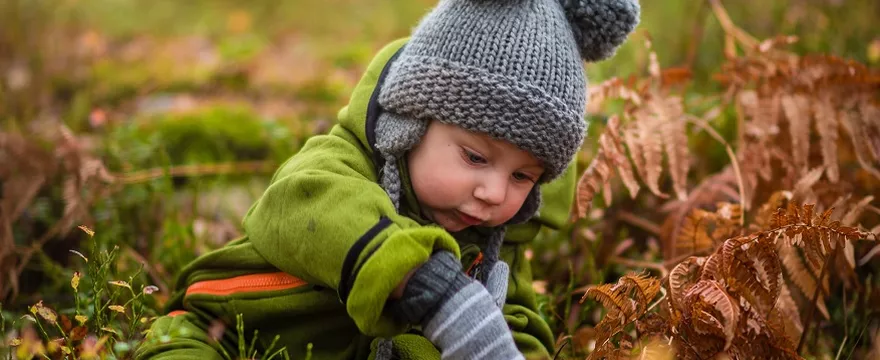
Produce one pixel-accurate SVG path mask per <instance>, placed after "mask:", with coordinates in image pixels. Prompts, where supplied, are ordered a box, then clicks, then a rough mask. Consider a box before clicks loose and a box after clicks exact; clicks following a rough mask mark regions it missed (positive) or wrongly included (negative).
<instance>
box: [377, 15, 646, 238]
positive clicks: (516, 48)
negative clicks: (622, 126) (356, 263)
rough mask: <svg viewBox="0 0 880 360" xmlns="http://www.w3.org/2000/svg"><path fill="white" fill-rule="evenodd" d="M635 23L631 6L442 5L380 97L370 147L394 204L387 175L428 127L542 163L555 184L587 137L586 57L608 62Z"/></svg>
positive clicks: (393, 184)
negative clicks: (490, 142)
mask: <svg viewBox="0 0 880 360" xmlns="http://www.w3.org/2000/svg"><path fill="white" fill-rule="evenodd" d="M638 20H639V5H638V2H637V0H441V1H440V3H439V4H438V5H437V7H436V8H435V9H434V10H433V11H432V12H431V13H430V14H428V15H427V16H426V17H425V18H423V19H422V21H421V23H420V24H419V25H418V27H416V29H415V30H414V31H413V33H412V36H411V38H410V40H409V42H408V43H407V44H406V47H405V48H404V49H403V50H402V52H401V53H400V55H399V57H398V59H397V60H396V61H395V62H394V63H393V64H392V65H391V68H390V69H389V72H388V75H387V77H386V78H385V81H384V83H383V84H382V88H381V92H380V94H379V98H378V101H379V104H380V105H381V106H382V108H383V109H384V112H383V113H382V114H381V115H380V116H379V119H378V121H377V126H376V148H377V149H378V150H379V151H380V153H381V155H382V156H383V157H384V158H385V160H386V162H385V171H384V176H383V185H384V187H385V189H386V191H388V192H389V195H391V198H392V200H394V201H395V204H398V202H399V198H400V195H399V189H400V185H399V180H396V179H384V177H388V176H391V177H397V176H396V175H397V174H395V173H396V172H397V169H396V161H393V160H396V159H398V158H399V157H400V156H402V155H403V154H404V153H405V152H406V151H408V150H409V149H411V148H412V147H413V146H415V145H416V144H417V143H418V142H419V141H420V139H421V137H422V135H424V133H425V130H426V129H427V121H428V120H438V121H441V122H444V123H449V124H455V125H458V126H461V127H462V128H465V129H467V130H470V131H474V132H480V133H484V134H487V135H489V136H491V137H494V138H497V139H503V140H507V141H509V142H510V143H512V144H514V145H517V146H518V147H520V148H522V149H524V150H526V151H529V152H530V153H531V154H533V155H534V156H535V157H536V158H538V159H539V160H541V161H542V163H543V164H544V167H545V172H544V175H543V176H542V177H541V179H540V182H541V183H545V182H548V181H550V180H552V179H554V178H556V177H558V176H559V175H560V174H562V172H563V171H564V170H565V168H566V167H567V166H568V164H569V163H570V162H571V161H572V159H573V158H574V155H575V153H576V152H577V151H578V149H579V148H580V146H581V143H582V142H583V138H584V132H585V130H586V124H585V123H584V120H583V116H584V108H585V106H586V101H587V95H586V94H587V88H586V76H585V74H584V68H583V61H582V59H584V60H588V61H595V60H601V59H604V58H607V57H609V56H611V55H612V54H613V53H614V51H615V50H616V48H617V46H619V45H620V44H621V43H622V42H623V41H624V40H625V39H626V37H627V35H628V34H629V33H630V32H631V31H632V30H633V29H634V28H635V26H636V24H638ZM389 160H392V161H389ZM535 188H536V189H538V187H535ZM532 198H533V200H536V201H540V196H537V195H534V196H532ZM526 207H530V208H534V210H537V206H535V205H534V204H531V206H526ZM533 214H534V211H532V213H531V214H528V216H517V217H515V219H514V220H515V221H513V222H522V221H525V220H527V219H528V218H529V217H530V216H531V215H533Z"/></svg>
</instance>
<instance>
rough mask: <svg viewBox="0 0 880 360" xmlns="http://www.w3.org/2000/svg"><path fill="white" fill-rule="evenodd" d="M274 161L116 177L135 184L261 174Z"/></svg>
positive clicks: (272, 167) (156, 170)
mask: <svg viewBox="0 0 880 360" xmlns="http://www.w3.org/2000/svg"><path fill="white" fill-rule="evenodd" d="M276 166H277V164H276V163H275V162H274V161H243V162H231V163H220V164H197V165H180V166H172V167H168V168H164V167H163V168H153V169H147V170H140V171H134V172H130V173H125V174H119V175H116V176H115V178H116V180H117V181H118V182H120V183H123V184H137V183H142V182H146V181H150V180H154V179H159V178H162V177H165V176H204V175H223V174H230V173H236V174H240V173H262V172H271V171H274V170H275V167H276Z"/></svg>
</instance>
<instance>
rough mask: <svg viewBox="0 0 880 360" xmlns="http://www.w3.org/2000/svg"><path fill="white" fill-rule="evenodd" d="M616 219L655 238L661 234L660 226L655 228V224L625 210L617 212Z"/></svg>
mask: <svg viewBox="0 0 880 360" xmlns="http://www.w3.org/2000/svg"><path fill="white" fill-rule="evenodd" d="M617 218H618V219H620V220H623V221H624V222H626V223H629V224H630V225H634V226H636V227H638V228H640V229H642V230H645V231H647V232H649V233H651V234H654V235H657V236H660V233H661V232H662V231H661V230H660V226H657V224H654V223H652V222H650V221H648V220H645V219H643V218H641V217H639V216H637V215H635V214H633V213H631V212H629V211H626V210H619V211H618V212H617Z"/></svg>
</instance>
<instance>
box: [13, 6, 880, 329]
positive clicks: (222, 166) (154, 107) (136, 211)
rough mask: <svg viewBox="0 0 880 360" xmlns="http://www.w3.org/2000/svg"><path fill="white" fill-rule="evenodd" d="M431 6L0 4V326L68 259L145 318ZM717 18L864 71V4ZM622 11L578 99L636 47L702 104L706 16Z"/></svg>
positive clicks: (643, 60)
mask: <svg viewBox="0 0 880 360" xmlns="http://www.w3.org/2000/svg"><path fill="white" fill-rule="evenodd" d="M435 3H436V2H435V1H427V0H399V1H389V0H370V1H354V0H292V1H266V0H250V1H228V0H210V1H209V0H189V1H176V0H150V1H146V0H0V132H3V133H4V134H6V135H4V137H3V138H0V142H3V144H2V145H3V146H2V147H0V148H3V149H4V152H0V181H2V182H0V185H2V191H3V206H5V207H4V208H2V209H3V211H4V214H5V216H6V218H5V219H4V223H3V224H0V226H3V228H2V229H0V230H3V233H2V235H0V271H2V277H0V291H2V293H0V302H4V303H5V304H6V305H4V307H3V309H4V310H5V311H10V309H11V310H12V311H20V310H22V309H24V306H25V305H30V304H33V303H35V302H36V301H37V300H44V301H46V302H47V303H50V302H53V303H60V304H64V303H70V302H71V301H70V300H69V297H70V295H69V288H70V279H71V276H72V273H73V269H74V268H76V267H77V266H80V265H78V264H80V260H79V258H78V257H77V256H76V255H75V254H72V253H71V252H69V251H68V250H71V249H73V250H77V249H78V250H81V251H82V252H83V253H85V252H86V250H89V251H92V252H91V254H95V253H97V252H98V251H100V250H101V249H104V250H107V249H110V250H112V251H115V254H116V255H114V256H116V259H117V261H118V263H117V264H116V265H115V266H114V267H113V268H112V270H111V274H116V275H117V276H128V278H129V279H130V281H135V280H137V279H140V280H142V281H143V282H145V283H150V284H155V285H157V286H158V288H159V289H160V291H159V292H157V294H156V296H155V297H154V299H155V300H154V301H155V302H153V303H151V304H152V305H153V306H154V307H156V306H158V305H161V304H162V303H163V302H164V301H165V299H166V298H167V296H168V290H169V289H170V288H171V287H172V284H173V282H172V281H173V278H174V274H176V273H177V272H178V271H179V270H180V268H181V267H182V266H183V265H185V264H186V263H187V262H188V261H189V260H191V259H193V258H195V257H196V256H198V255H199V254H202V253H204V252H206V251H209V250H210V249H213V248H216V247H219V246H221V245H222V244H224V243H225V242H227V241H229V240H230V239H234V238H235V237H237V236H238V235H239V234H240V224H239V222H240V220H241V217H242V215H243V214H244V212H245V211H246V210H247V209H248V207H249V206H250V205H251V203H252V202H253V201H254V200H255V198H256V197H257V196H259V195H260V194H261V193H262V191H263V190H264V188H265V185H266V183H267V181H268V179H269V176H271V174H272V172H273V171H274V169H275V168H276V167H277V165H278V164H279V163H280V162H281V161H283V160H284V159H286V158H287V157H289V156H290V155H292V154H294V153H295V152H296V151H297V150H298V149H299V147H300V146H301V145H302V144H303V142H304V141H305V140H306V139H307V138H308V137H309V136H312V135H314V134H319V133H323V132H326V131H327V130H328V129H329V128H330V127H331V126H332V125H333V123H334V121H335V115H336V112H337V111H338V110H339V109H340V107H341V106H343V105H344V104H345V103H346V102H347V100H348V96H349V93H350V91H351V90H352V88H353V87H354V85H355V83H356V82H357V81H358V79H359V77H360V74H361V72H362V71H363V69H364V68H365V66H366V65H367V63H368V62H369V61H370V59H371V57H372V56H373V54H374V53H375V52H376V51H377V50H378V49H380V48H381V47H382V46H383V45H384V44H386V43H387V42H389V41H391V40H393V39H396V38H399V37H404V36H407V34H408V33H409V31H410V29H411V28H412V27H414V26H415V25H416V23H417V21H418V19H419V18H420V17H421V16H423V15H424V14H425V13H426V12H427V11H428V10H429V9H430V8H431V7H432V6H433V5H434V4H435ZM722 3H723V5H724V6H725V7H726V9H727V11H728V13H729V15H730V17H731V19H732V20H733V22H734V23H735V24H737V25H738V26H739V27H740V28H742V29H744V30H745V31H747V32H749V33H750V34H752V35H753V36H755V37H757V38H758V39H764V38H771V37H774V36H777V35H795V36H797V37H798V38H799V41H798V42H797V43H795V44H794V45H793V46H792V47H791V49H792V50H793V51H794V52H796V53H798V54H810V53H830V54H835V55H838V56H841V57H844V58H849V59H853V60H856V61H858V62H861V63H863V64H866V65H867V66H868V67H869V68H876V67H877V65H878V64H880V27H878V25H877V22H878V20H880V2H878V1H876V0H762V1H757V0H755V1H723V2H722ZM641 6H642V20H641V25H640V26H639V28H638V29H637V32H636V33H635V34H634V35H633V36H632V37H631V38H630V41H628V42H627V43H626V44H625V45H624V46H623V47H622V48H621V49H620V50H619V52H618V54H617V55H616V56H615V57H613V58H611V59H609V60H606V61H603V62H601V63H595V64H587V65H586V68H587V72H588V75H589V78H590V82H591V83H593V84H597V83H600V82H602V81H604V80H607V79H609V78H612V77H621V78H626V77H628V76H642V75H645V74H646V73H647V68H648V61H649V56H648V51H646V50H645V44H644V41H645V40H646V39H649V38H650V39H651V40H652V49H653V50H654V51H656V53H657V55H658V58H659V60H660V64H661V65H662V66H663V67H664V68H667V67H687V68H690V69H692V74H693V83H692V84H691V85H690V87H689V88H688V89H687V92H690V93H699V92H703V91H709V90H718V88H720V85H718V84H717V83H716V82H714V81H713V80H712V79H713V75H715V74H717V73H718V71H719V70H720V66H721V64H722V63H723V62H724V61H725V57H724V51H723V48H724V32H723V30H722V28H721V26H720V24H719V22H718V20H717V18H716V16H715V15H714V14H713V12H712V10H711V8H710V6H709V5H708V3H707V2H705V1H697V0H690V1H688V0H663V1H642V2H641ZM725 129H726V130H725ZM720 131H722V135H723V136H725V137H728V138H730V137H732V136H733V135H732V134H733V132H735V130H733V129H731V128H730V127H726V128H725V127H723V126H722V127H720ZM12 134H15V135H16V136H15V137H13V136H12ZM591 135H595V134H594V133H593V132H592V130H591ZM593 139H595V137H593ZM588 143H589V140H588ZM588 146H592V145H588ZM713 151H714V152H711V153H709V155H707V156H715V157H717V158H718V159H719V162H720V163H726V162H727V159H726V155H725V154H724V151H723V149H717V148H716V150H713ZM582 160H584V161H586V160H589V159H582ZM581 165H583V164H581ZM3 169H5V170H3ZM11 169H13V170H11ZM25 175H26V176H25ZM16 176H18V177H17V179H18V180H15V179H16ZM13 210H16V211H13ZM10 214H13V215H15V216H14V217H12V218H10ZM79 224H85V225H88V226H89V227H91V228H92V229H94V230H95V232H96V233H95V235H94V240H91V241H90V240H89V238H88V237H87V236H86V235H85V234H83V233H82V232H80V231H78V230H76V228H75V226H76V225H79ZM546 241H553V240H552V238H551V237H548V239H547V240H546ZM557 241H558V242H557V243H547V244H541V245H538V246H540V247H556V248H559V247H565V246H567V245H566V244H565V241H564V237H562V240H557ZM649 245H650V244H648V245H644V246H649ZM653 246H655V247H656V244H654V245H653ZM563 250H564V249H563ZM655 250H656V249H655ZM559 253H560V254H564V251H562V250H560V252H559ZM87 256H88V254H87ZM535 266H536V268H541V267H542V266H543V265H542V263H541V262H540V261H538V262H536V265H535ZM563 267H564V265H563ZM138 271H139V272H138ZM136 272H137V274H136V275H132V274H134V273H136ZM536 273H538V274H539V276H540V274H542V270H540V269H536ZM601 280H603V279H602V278H599V279H593V281H601ZM612 280H613V279H612ZM563 285H565V284H563ZM550 286H551V287H552V286H553V283H552V282H551V284H550ZM563 287H564V286H563ZM77 296H79V295H77ZM150 311H152V310H150ZM150 311H148V313H149V312H150ZM7 314H11V313H9V312H7ZM561 327H562V326H559V327H558V328H561Z"/></svg>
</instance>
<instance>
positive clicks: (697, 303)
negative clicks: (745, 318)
mask: <svg viewBox="0 0 880 360" xmlns="http://www.w3.org/2000/svg"><path fill="white" fill-rule="evenodd" d="M685 303H686V304H687V305H686V307H685V309H684V310H685V312H684V313H685V317H686V318H689V319H690V321H691V324H692V325H693V329H694V330H695V331H696V333H697V334H699V335H709V336H720V337H721V338H722V339H723V340H724V345H723V346H722V349H721V351H724V350H727V349H728V348H729V347H730V345H731V344H732V343H733V339H734V338H735V337H736V333H737V331H736V329H737V326H738V324H739V318H740V307H739V305H738V304H737V303H736V301H735V300H734V299H733V298H732V297H731V296H730V295H728V294H727V292H725V291H724V289H723V288H722V287H721V285H719V284H718V283H717V282H715V281H707V280H703V281H700V282H698V283H697V284H695V285H694V286H693V287H691V288H690V289H689V290H688V292H687V294H685ZM695 340H696V339H695ZM703 355H709V356H712V355H714V354H707V353H703Z"/></svg>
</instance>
